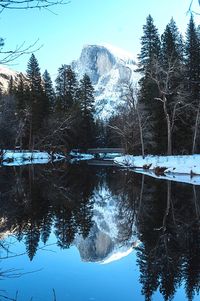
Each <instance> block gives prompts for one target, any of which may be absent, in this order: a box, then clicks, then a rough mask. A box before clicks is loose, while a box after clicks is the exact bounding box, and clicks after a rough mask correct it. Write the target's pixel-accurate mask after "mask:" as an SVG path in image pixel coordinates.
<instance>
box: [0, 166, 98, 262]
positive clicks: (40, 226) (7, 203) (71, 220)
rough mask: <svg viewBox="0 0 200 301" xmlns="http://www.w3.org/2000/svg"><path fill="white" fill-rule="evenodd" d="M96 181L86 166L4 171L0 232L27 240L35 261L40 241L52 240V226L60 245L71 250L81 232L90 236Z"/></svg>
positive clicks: (25, 168)
mask: <svg viewBox="0 0 200 301" xmlns="http://www.w3.org/2000/svg"><path fill="white" fill-rule="evenodd" d="M4 171H5V172H4ZM83 175H84V176H83ZM1 180H2V181H1ZM94 182H95V177H94V173H93V172H92V171H91V170H89V169H88V168H87V167H83V166H77V167H76V166H74V167H73V168H72V167H69V166H68V165H66V166H58V168H56V169H54V167H51V169H49V167H42V168H39V167H37V168H33V167H30V166H29V167H22V168H6V170H3V169H2V170H1V174H0V183H1V184H2V185H1V184H0V190H1V194H0V204H1V206H0V218H1V220H2V223H1V225H0V228H1V231H0V232H2V233H3V232H5V231H9V232H12V233H14V234H15V235H16V237H17V238H18V239H19V240H22V239H23V240H24V242H25V244H26V249H27V254H28V255H29V258H30V259H31V260H32V259H33V257H34V255H35V253H36V251H37V249H38V245H39V241H40V240H41V241H42V242H43V243H46V242H47V241H48V238H49V235H50V233H51V230H52V227H54V229H55V234H56V237H57V243H58V245H59V246H60V247H62V248H67V247H69V246H70V245H71V243H72V242H73V240H74V237H75V235H76V234H77V233H80V234H82V235H83V237H86V236H87V235H88V233H89V230H90V227H91V224H92V221H91V218H92V201H91V200H90V196H91V194H92V191H93V188H94V184H95V183H94Z"/></svg>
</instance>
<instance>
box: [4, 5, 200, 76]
mask: <svg viewBox="0 0 200 301" xmlns="http://www.w3.org/2000/svg"><path fill="white" fill-rule="evenodd" d="M193 2H194V4H193V9H194V10H196V11H198V12H200V8H199V7H198V0H193ZM189 4H190V0H71V2H70V3H69V4H68V5H65V6H56V7H54V8H53V9H52V10H53V12H54V14H53V13H51V12H49V11H47V10H26V11H20V10H12V11H9V10H7V11H4V12H3V13H2V14H1V15H0V26H1V27H0V28H1V32H0V35H1V36H2V37H3V38H5V42H6V48H7V49H12V48H15V47H16V45H19V44H21V43H23V42H26V45H29V44H31V43H33V42H34V41H36V40H37V39H39V42H38V46H39V45H43V47H42V48H41V49H40V50H39V51H37V52H36V53H35V55H36V57H37V59H38V61H39V65H40V68H41V72H43V71H44V70H45V69H47V70H48V71H49V72H50V73H51V75H52V76H53V77H54V76H55V74H56V72H57V69H58V68H59V67H60V66H61V64H69V63H70V62H71V61H72V60H73V59H77V58H78V57H79V56H80V52H81V49H82V47H83V45H85V44H98V43H100V44H101V43H109V44H112V45H114V46H117V47H120V48H122V49H124V50H127V51H129V52H131V53H133V55H134V56H136V55H137V54H138V52H139V51H140V37H141V35H142V26H143V25H144V24H145V22H146V17H147V15H148V14H151V15H152V17H153V18H154V21H155V25H156V26H157V27H158V29H159V32H160V33H162V32H163V30H164V28H165V26H166V25H167V23H168V22H169V21H170V19H171V17H172V16H173V17H174V19H175V21H176V23H177V25H178V27H179V29H180V30H181V31H182V32H183V33H184V32H185V29H186V26H187V23H188V21H189V15H187V10H188V8H189ZM195 19H196V23H197V24H198V22H199V21H200V16H196V17H195ZM199 23H200V22H199ZM29 57H30V55H28V56H23V57H21V58H20V59H18V60H17V61H15V62H14V63H13V64H12V66H11V67H12V68H13V69H16V70H19V71H25V70H26V66H27V61H28V59H29Z"/></svg>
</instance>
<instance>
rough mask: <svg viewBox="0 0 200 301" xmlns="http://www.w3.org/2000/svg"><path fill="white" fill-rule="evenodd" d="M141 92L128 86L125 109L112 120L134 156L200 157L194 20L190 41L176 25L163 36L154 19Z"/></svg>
mask: <svg viewBox="0 0 200 301" xmlns="http://www.w3.org/2000/svg"><path fill="white" fill-rule="evenodd" d="M137 72H139V73H140V75H141V79H140V81H139V85H138V87H134V86H133V85H127V92H126V93H125V106H123V107H122V108H120V110H119V114H118V116H115V117H113V118H112V119H111V120H110V130H111V131H112V132H113V137H114V135H116V141H117V139H119V138H120V139H121V140H122V143H123V146H124V147H125V148H126V150H127V151H128V152H129V153H134V154H135V153H141V152H142V153H143V154H148V153H153V154H169V155H170V154H172V153H173V154H180V153H182V154H191V153H195V152H199V147H200V135H199V113H200V27H197V26H196V25H195V23H194V19H193V17H192V16H191V18H190V21H189V24H188V27H187V31H186V36H185V39H183V37H182V35H181V33H180V32H179V30H178V28H177V26H176V23H175V21H174V20H173V19H171V21H170V22H169V24H167V26H166V28H165V30H164V32H163V34H162V35H161V36H160V35H159V33H158V29H157V28H156V26H155V24H154V20H153V18H152V17H151V16H150V15H149V16H148V17H147V19H146V24H145V25H144V26H143V36H142V37H141V51H140V53H139V55H138V68H137Z"/></svg>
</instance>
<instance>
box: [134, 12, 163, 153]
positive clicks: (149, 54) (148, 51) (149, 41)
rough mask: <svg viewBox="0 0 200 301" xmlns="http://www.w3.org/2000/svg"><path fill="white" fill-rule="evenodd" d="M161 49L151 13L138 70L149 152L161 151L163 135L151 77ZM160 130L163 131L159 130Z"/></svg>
mask: <svg viewBox="0 0 200 301" xmlns="http://www.w3.org/2000/svg"><path fill="white" fill-rule="evenodd" d="M160 51H161V45H160V38H159V34H158V30H157V28H156V26H155V25H154V20H153V18H152V17H151V15H149V16H148V17H147V19H146V24H145V25H144V26H143V36H142V37H141V51H140V54H139V55H138V60H139V64H138V70H137V71H138V72H141V74H142V78H141V80H140V86H141V90H140V102H141V103H142V104H143V105H144V111H145V113H146V116H147V118H148V125H147V127H146V130H145V131H144V140H145V149H146V152H147V153H148V152H151V153H153V152H158V151H160V149H159V145H160V137H162V135H163V132H162V126H161V124H162V122H160V123H159V120H160V119H163V114H162V106H161V104H158V102H157V101H155V97H157V96H158V88H157V86H156V84H155V83H154V82H153V81H152V79H151V77H150V73H151V72H152V68H153V64H154V62H155V61H156V60H159V59H160ZM158 130H159V131H161V132H162V133H160V132H158Z"/></svg>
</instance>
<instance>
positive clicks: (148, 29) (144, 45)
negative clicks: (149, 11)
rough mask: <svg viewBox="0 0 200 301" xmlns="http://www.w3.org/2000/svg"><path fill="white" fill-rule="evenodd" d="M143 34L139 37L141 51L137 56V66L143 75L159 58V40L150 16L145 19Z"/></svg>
mask: <svg viewBox="0 0 200 301" xmlns="http://www.w3.org/2000/svg"><path fill="white" fill-rule="evenodd" d="M143 33H144V34H143V36H142V37H141V51H140V54H139V55H138V60H139V64H138V65H139V71H140V72H142V73H143V74H144V75H145V74H146V73H147V71H148V70H151V66H152V63H153V61H154V59H157V58H158V57H159V56H160V38H159V34H158V30H157V28H156V27H155V25H154V20H153V18H152V17H151V15H149V16H148V17H147V19H146V24H145V25H144V26H143Z"/></svg>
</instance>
